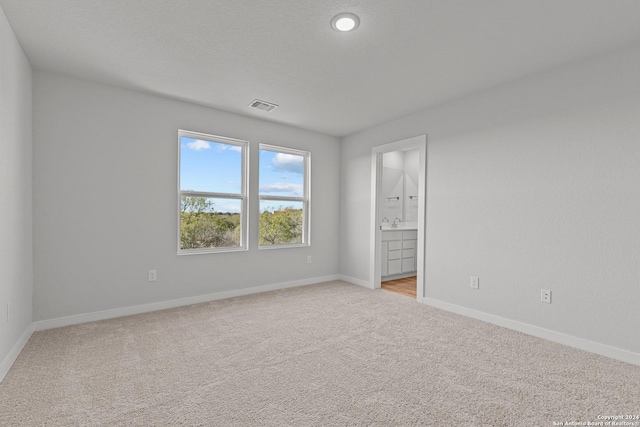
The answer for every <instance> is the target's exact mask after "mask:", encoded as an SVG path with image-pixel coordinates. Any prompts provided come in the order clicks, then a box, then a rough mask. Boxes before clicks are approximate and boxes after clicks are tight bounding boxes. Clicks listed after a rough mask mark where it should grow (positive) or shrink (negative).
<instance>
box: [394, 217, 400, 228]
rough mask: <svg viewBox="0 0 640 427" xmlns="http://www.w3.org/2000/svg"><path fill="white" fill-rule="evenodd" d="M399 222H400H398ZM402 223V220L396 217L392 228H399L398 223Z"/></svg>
mask: <svg viewBox="0 0 640 427" xmlns="http://www.w3.org/2000/svg"><path fill="white" fill-rule="evenodd" d="M396 221H398V222H396ZM400 222H402V221H401V220H400V218H398V217H396V219H394V220H393V224H391V228H398V223H400Z"/></svg>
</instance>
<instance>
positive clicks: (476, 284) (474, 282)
mask: <svg viewBox="0 0 640 427" xmlns="http://www.w3.org/2000/svg"><path fill="white" fill-rule="evenodd" d="M469 286H471V288H473V289H480V278H478V277H475V276H471V281H470V282H469Z"/></svg>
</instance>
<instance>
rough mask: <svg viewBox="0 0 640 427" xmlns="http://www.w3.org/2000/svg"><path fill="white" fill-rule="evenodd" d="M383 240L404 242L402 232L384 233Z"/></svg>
mask: <svg viewBox="0 0 640 427" xmlns="http://www.w3.org/2000/svg"><path fill="white" fill-rule="evenodd" d="M382 240H383V241H387V240H402V231H383V232H382Z"/></svg>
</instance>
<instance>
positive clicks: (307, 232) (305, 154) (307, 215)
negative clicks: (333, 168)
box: [258, 144, 311, 250]
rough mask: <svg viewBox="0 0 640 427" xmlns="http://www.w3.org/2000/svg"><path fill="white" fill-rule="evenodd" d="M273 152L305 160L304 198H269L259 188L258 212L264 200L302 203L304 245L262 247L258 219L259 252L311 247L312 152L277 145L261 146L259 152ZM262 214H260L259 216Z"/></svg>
mask: <svg viewBox="0 0 640 427" xmlns="http://www.w3.org/2000/svg"><path fill="white" fill-rule="evenodd" d="M261 150H266V151H273V152H276V153H284V154H293V155H295V156H301V157H302V158H303V159H304V173H303V180H304V183H303V195H302V197H291V196H267V195H261V194H260V188H258V199H259V202H258V211H259V210H260V202H261V201H263V200H272V201H283V202H302V243H292V244H283V245H260V221H259V218H258V250H262V249H284V248H298V247H305V246H311V152H309V151H303V150H296V149H294V148H287V147H280V146H277V145H269V144H260V146H259V151H261ZM259 175H260V162H258V187H259V186H260V176H259ZM260 214H261V212H258V216H259V215H260Z"/></svg>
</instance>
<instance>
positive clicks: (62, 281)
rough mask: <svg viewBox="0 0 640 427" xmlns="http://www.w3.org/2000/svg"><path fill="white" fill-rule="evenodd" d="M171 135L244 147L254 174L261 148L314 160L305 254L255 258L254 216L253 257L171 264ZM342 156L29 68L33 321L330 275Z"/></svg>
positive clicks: (284, 132)
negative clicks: (152, 272)
mask: <svg viewBox="0 0 640 427" xmlns="http://www.w3.org/2000/svg"><path fill="white" fill-rule="evenodd" d="M203 90H206V88H203ZM178 129H186V130H193V131H198V132H205V133H211V134H214V135H222V136H228V137H232V138H239V139H245V140H248V141H250V143H251V145H250V151H251V162H252V164H254V165H256V164H257V160H258V145H257V144H258V143H260V142H263V143H267V144H273V145H282V146H286V147H291V148H296V149H302V150H308V151H310V152H311V172H312V207H311V218H312V227H311V243H312V246H311V247H308V248H292V249H278V250H261V251H258V250H257V228H256V227H257V223H258V219H257V215H256V214H255V213H256V212H255V211H256V209H254V212H253V213H254V215H253V216H252V217H251V218H252V219H251V233H253V237H252V239H251V241H250V251H248V252H235V253H218V254H201V255H189V256H177V255H176V239H177V231H176V227H177V212H176V211H177V207H176V206H177V205H176V203H177V194H176V185H177V184H176V182H177V176H176V174H177V163H176V162H177V150H178V142H177V132H178ZM339 156H340V146H339V140H338V139H337V138H334V137H329V136H324V135H321V134H317V133H313V132H308V131H303V130H299V129H295V128H291V127H287V126H283V125H278V124H274V123H268V122H266V121H261V120H255V119H251V118H247V117H242V116H238V115H234V114H229V113H225V112H221V111H217V110H213V109H209V108H204V107H201V106H196V105H191V104H187V103H183V102H179V101H175V100H170V99H166V98H161V97H156V96H152V95H147V94H142V93H138V92H132V91H127V90H123V89H118V88H115V87H111V86H106V85H101V84H96V83H92V82H88V81H84V80H79V79H75V78H72V77H65V76H61V75H57V74H52V73H49V72H43V71H36V72H35V74H34V171H35V172H34V233H35V257H34V262H35V285H34V319H35V320H46V319H53V318H58V317H61V316H70V315H75V314H83V313H91V312H96V311H99V310H107V309H114V308H121V307H129V306H134V305H140V304H147V303H153V302H157V301H166V300H173V299H177V298H187V297H191V296H198V295H206V294H210V293H217V292H223V291H232V290H238V289H245V288H250V287H256V286H262V285H270V284H277V283H280V282H289V281H296V280H304V279H309V278H315V277H323V276H326V275H335V274H337V273H338V248H339V242H338V229H337V224H338V216H339V207H338V202H339V192H340V188H339V180H340V176H339V170H340V166H339V164H340V157H339ZM254 170H255V169H254ZM257 178H258V177H257V174H253V175H251V177H250V185H251V188H252V189H253V190H254V191H252V193H251V195H250V204H251V205H252V206H254V207H257V202H258V199H257V193H256V192H255V190H256V188H257ZM308 255H311V256H312V257H313V263H312V264H307V256H308ZM152 268H154V269H157V271H158V280H157V282H155V283H153V284H150V283H148V282H147V270H148V269H152Z"/></svg>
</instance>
